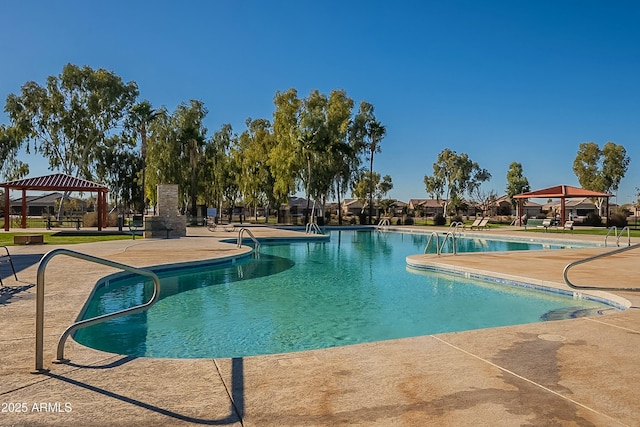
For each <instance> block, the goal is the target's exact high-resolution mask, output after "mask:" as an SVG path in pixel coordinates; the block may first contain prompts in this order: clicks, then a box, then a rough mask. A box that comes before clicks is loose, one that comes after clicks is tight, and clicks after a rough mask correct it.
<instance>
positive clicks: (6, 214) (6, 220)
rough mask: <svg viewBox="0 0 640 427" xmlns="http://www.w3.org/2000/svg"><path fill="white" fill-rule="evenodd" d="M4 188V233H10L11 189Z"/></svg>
mask: <svg viewBox="0 0 640 427" xmlns="http://www.w3.org/2000/svg"><path fill="white" fill-rule="evenodd" d="M3 188H4V231H9V226H10V225H11V224H10V223H11V216H10V215H9V211H10V208H11V206H10V202H11V201H10V200H9V187H3Z"/></svg>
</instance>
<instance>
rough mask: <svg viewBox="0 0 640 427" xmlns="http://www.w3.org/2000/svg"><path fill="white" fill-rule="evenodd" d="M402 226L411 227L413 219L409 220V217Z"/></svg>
mask: <svg viewBox="0 0 640 427" xmlns="http://www.w3.org/2000/svg"><path fill="white" fill-rule="evenodd" d="M404 225H413V218H411V217H410V216H408V217H407V218H405V220H404Z"/></svg>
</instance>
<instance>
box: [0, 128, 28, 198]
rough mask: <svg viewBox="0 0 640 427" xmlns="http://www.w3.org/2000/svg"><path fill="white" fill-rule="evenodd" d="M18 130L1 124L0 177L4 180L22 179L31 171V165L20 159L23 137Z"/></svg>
mask: <svg viewBox="0 0 640 427" xmlns="http://www.w3.org/2000/svg"><path fill="white" fill-rule="evenodd" d="M16 132H17V129H16V128H14V127H7V126H5V125H0V166H1V167H2V169H0V179H2V180H3V181H11V180H14V179H20V178H22V177H23V176H25V175H27V174H28V173H29V165H28V164H26V163H23V162H21V161H19V160H18V150H19V149H20V146H21V145H22V139H23V138H22V137H20V136H19V135H16ZM3 200H4V199H3Z"/></svg>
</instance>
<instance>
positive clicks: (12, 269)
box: [0, 246, 18, 286]
mask: <svg viewBox="0 0 640 427" xmlns="http://www.w3.org/2000/svg"><path fill="white" fill-rule="evenodd" d="M0 248H4V250H5V251H6V252H7V257H8V258H9V264H11V271H13V277H15V279H16V282H17V281H18V275H17V274H16V268H15V267H14V266H13V260H12V259H11V254H10V253H9V248H7V247H6V246H0ZM0 285H2V286H4V283H2V277H0Z"/></svg>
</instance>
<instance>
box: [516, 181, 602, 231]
mask: <svg viewBox="0 0 640 427" xmlns="http://www.w3.org/2000/svg"><path fill="white" fill-rule="evenodd" d="M611 196H612V194H608V193H600V192H598V191H591V190H585V189H584V188H578V187H572V186H570V185H556V186H555V187H549V188H544V189H542V190H535V191H529V192H527V193H521V194H516V195H515V196H513V198H514V199H519V200H518V212H522V205H523V202H524V200H525V199H543V198H544V199H560V215H561V216H562V221H566V220H567V218H566V216H565V199H572V198H576V197H589V198H592V199H597V198H600V197H603V198H606V199H607V218H608V215H609V197H611ZM518 222H519V225H522V216H520V218H519V220H518ZM607 223H608V221H607Z"/></svg>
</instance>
